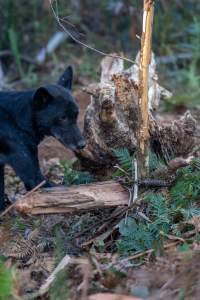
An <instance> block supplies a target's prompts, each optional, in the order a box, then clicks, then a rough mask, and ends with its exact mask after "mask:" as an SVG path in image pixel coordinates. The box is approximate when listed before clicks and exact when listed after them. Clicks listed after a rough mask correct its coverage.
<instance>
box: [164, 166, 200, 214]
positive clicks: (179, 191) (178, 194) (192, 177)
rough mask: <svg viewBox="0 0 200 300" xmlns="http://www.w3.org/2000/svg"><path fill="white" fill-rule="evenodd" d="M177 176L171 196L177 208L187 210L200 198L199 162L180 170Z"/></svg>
mask: <svg viewBox="0 0 200 300" xmlns="http://www.w3.org/2000/svg"><path fill="white" fill-rule="evenodd" d="M177 175H178V176H177V180H176V182H175V184H174V185H173V186H172V188H171V189H170V194H171V197H172V199H173V201H174V203H175V205H176V206H180V207H182V208H187V207H189V206H190V205H191V204H192V203H195V201H196V200H198V199H199V197H200V162H199V160H194V161H193V162H192V164H191V165H190V166H187V167H184V168H182V169H179V170H178V172H177Z"/></svg>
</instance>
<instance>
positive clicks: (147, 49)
mask: <svg viewBox="0 0 200 300" xmlns="http://www.w3.org/2000/svg"><path fill="white" fill-rule="evenodd" d="M153 13H154V5H153V1H151V0H144V11H143V28H142V39H141V53H140V74H139V76H140V84H139V124H138V171H139V175H140V177H146V176H147V174H148V150H149V103H148V102H149V101H148V100H149V99H148V88H149V64H150V59H151V39H152V23H153Z"/></svg>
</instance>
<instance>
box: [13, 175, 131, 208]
mask: <svg viewBox="0 0 200 300" xmlns="http://www.w3.org/2000/svg"><path fill="white" fill-rule="evenodd" d="M128 199H129V193H128V191H127V190H125V189H124V188H123V187H122V186H121V185H120V184H119V183H117V182H115V181H106V182H97V183H93V184H87V185H79V186H71V187H55V188H50V189H45V190H42V191H40V192H35V193H33V194H31V195H29V196H27V197H26V196H25V197H23V198H22V200H21V201H17V203H16V205H15V207H14V208H15V209H16V210H18V211H20V212H22V213H25V214H51V213H52V214H53V213H73V212H77V211H81V210H91V209H96V208H103V207H115V206H119V205H128Z"/></svg>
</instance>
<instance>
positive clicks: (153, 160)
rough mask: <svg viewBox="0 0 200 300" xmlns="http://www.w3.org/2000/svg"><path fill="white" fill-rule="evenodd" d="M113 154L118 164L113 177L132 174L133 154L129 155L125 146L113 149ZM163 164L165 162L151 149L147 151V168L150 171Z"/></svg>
mask: <svg viewBox="0 0 200 300" xmlns="http://www.w3.org/2000/svg"><path fill="white" fill-rule="evenodd" d="M113 152H114V155H115V156H116V158H117V160H118V162H119V166H118V168H117V171H116V172H114V173H113V177H114V178H115V177H119V176H124V175H127V176H129V177H130V179H131V178H132V177H133V174H134V155H131V154H130V153H129V151H128V149H126V148H120V149H113ZM163 166H165V163H164V162H163V161H162V160H161V159H160V158H158V157H157V155H156V154H155V153H153V152H152V151H150V152H149V170H150V173H152V172H154V171H155V170H156V169H158V168H161V167H163Z"/></svg>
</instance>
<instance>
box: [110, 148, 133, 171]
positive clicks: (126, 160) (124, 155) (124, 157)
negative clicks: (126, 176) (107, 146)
mask: <svg viewBox="0 0 200 300" xmlns="http://www.w3.org/2000/svg"><path fill="white" fill-rule="evenodd" d="M113 152H114V154H115V156H116V158H117V160H118V161H119V164H120V166H121V167H122V168H123V169H124V170H125V171H127V172H131V171H132V168H133V166H132V161H133V157H132V156H131V155H130V153H129V151H128V149H126V148H120V149H113Z"/></svg>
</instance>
